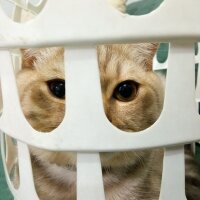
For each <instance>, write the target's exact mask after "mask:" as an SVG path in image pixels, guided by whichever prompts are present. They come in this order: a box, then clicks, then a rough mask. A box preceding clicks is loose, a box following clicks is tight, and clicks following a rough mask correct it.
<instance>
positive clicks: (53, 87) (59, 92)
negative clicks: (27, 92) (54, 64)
mask: <svg viewBox="0 0 200 200" xmlns="http://www.w3.org/2000/svg"><path fill="white" fill-rule="evenodd" d="M47 85H48V87H49V90H50V92H51V93H52V94H53V96H55V97H57V98H59V99H64V98H65V81H64V80H62V79H54V80H50V81H48V82H47Z"/></svg>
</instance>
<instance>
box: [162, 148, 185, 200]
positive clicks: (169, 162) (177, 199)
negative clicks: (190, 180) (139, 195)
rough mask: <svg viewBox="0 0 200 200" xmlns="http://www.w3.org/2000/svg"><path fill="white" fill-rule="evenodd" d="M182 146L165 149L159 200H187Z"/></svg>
mask: <svg viewBox="0 0 200 200" xmlns="http://www.w3.org/2000/svg"><path fill="white" fill-rule="evenodd" d="M184 158H185V157H184V146H177V147H169V148H166V149H165V154H164V162H163V173H162V183H161V191H160V198H159V200H187V199H186V196H185V159H184Z"/></svg>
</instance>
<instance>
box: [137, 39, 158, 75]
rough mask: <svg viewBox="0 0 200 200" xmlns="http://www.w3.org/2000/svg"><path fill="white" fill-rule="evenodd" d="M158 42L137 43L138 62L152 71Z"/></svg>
mask: <svg viewBox="0 0 200 200" xmlns="http://www.w3.org/2000/svg"><path fill="white" fill-rule="evenodd" d="M158 46H159V44H158V43H140V44H136V49H137V54H138V55H137V62H139V65H140V66H142V67H143V68H144V69H145V70H146V71H151V70H152V67H153V58H154V56H155V54H156V51H157V49H158Z"/></svg>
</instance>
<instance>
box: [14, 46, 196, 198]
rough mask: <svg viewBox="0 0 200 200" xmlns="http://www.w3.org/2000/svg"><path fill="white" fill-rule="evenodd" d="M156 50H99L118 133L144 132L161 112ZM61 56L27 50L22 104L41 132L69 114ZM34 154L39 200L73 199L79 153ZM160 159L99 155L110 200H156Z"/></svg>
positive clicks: (150, 154)
mask: <svg viewBox="0 0 200 200" xmlns="http://www.w3.org/2000/svg"><path fill="white" fill-rule="evenodd" d="M156 49H157V44H153V43H148V44H147V43H144V44H126V45H125V44H124V45H102V46H99V47H98V48H97V52H98V61H99V71H100V80H101V88H102V97H103V103H104V109H105V113H106V115H107V117H108V119H109V120H110V122H111V123H113V124H114V125H115V126H117V127H118V128H119V129H122V130H125V131H134V132H136V131H140V130H143V129H146V128H148V127H149V126H151V125H152V124H153V123H154V122H155V121H156V120H157V118H158V117H159V115H160V113H161V110H162V105H163V97H164V92H163V91H164V90H163V81H162V79H161V78H160V77H159V76H158V75H157V74H155V73H154V72H153V71H152V59H153V56H154V54H155V51H156ZM63 56H64V51H63V49H62V48H46V49H27V50H23V66H22V67H23V68H22V70H21V71H20V72H19V74H18V76H17V83H18V88H19V93H20V100H21V105H22V109H23V111H24V114H25V116H26V118H27V119H28V121H29V122H30V124H31V125H32V126H33V127H34V128H35V129H37V130H39V131H43V132H48V131H51V130H52V129H54V128H56V127H57V126H58V125H59V124H60V123H61V121H62V119H63V116H64V113H65V100H66V101H67V96H65V77H64V63H63V59H64V57H63ZM77 59H78V58H77ZM77 84H78V83H77ZM77 88H78V86H77ZM88 114H89V113H88ZM77 125H78V122H77ZM44 134H47V133H44ZM30 150H31V157H32V164H33V173H34V179H35V184H36V189H37V192H38V195H39V197H40V199H41V200H49V199H56V200H75V199H76V154H75V153H71V152H52V151H47V150H41V149H38V148H35V147H30ZM162 158H163V152H162V150H149V151H135V152H122V153H120V152H119V153H106V152H105V153H101V162H102V171H103V180H104V187H105V195H106V199H107V200H157V199H158V197H159V190H160V181H161V171H162ZM191 163H192V165H193V161H192V162H191ZM199 174H200V173H199ZM188 193H190V192H188ZM192 199H194V198H190V200H192ZM195 200H197V199H195Z"/></svg>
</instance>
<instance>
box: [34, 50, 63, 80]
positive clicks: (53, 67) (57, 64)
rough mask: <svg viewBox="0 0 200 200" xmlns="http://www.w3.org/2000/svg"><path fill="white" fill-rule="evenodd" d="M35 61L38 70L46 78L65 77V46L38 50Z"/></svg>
mask: <svg viewBox="0 0 200 200" xmlns="http://www.w3.org/2000/svg"><path fill="white" fill-rule="evenodd" d="M33 54H35V57H36V59H35V61H34V63H33V65H34V68H35V69H36V71H37V72H38V73H39V74H40V75H42V76H43V77H45V78H46V79H53V78H60V79H64V50H63V48H57V47H54V48H45V49H39V50H36V52H35V53H33Z"/></svg>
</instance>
